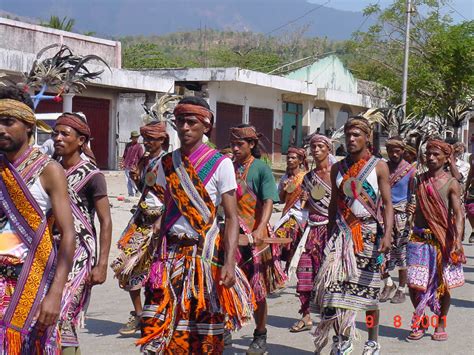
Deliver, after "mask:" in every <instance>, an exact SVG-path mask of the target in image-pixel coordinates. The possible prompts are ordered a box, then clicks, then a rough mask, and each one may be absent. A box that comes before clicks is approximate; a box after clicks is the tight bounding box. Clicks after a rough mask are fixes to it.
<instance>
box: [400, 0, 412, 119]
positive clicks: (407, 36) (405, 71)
mask: <svg viewBox="0 0 474 355" xmlns="http://www.w3.org/2000/svg"><path fill="white" fill-rule="evenodd" d="M406 12H407V22H406V26H405V58H404V61H403V84H402V110H403V119H405V117H406V113H407V87H408V56H409V55H410V18H411V12H412V9H411V0H407V11H406Z"/></svg>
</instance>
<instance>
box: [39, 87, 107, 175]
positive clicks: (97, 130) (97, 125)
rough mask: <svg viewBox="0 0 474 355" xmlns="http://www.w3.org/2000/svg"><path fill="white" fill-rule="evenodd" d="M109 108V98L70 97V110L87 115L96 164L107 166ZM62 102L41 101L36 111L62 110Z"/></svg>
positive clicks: (103, 167) (102, 166)
mask: <svg viewBox="0 0 474 355" xmlns="http://www.w3.org/2000/svg"><path fill="white" fill-rule="evenodd" d="M109 108H110V100H105V99H96V98H92V97H84V96H75V97H74V98H73V99H72V110H73V111H74V112H82V113H84V114H85V115H86V117H87V123H88V124H89V127H90V128H91V132H92V139H91V143H90V144H91V149H92V151H93V152H94V155H95V158H96V159H97V166H98V167H99V168H101V169H107V168H108V158H109ZM62 110H63V105H62V103H58V102H54V101H52V100H47V101H42V102H40V103H39V105H38V107H37V108H36V112H37V113H48V112H62Z"/></svg>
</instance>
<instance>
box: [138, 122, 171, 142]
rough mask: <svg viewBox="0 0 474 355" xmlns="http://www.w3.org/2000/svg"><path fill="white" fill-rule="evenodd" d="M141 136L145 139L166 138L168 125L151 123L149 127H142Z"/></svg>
mask: <svg viewBox="0 0 474 355" xmlns="http://www.w3.org/2000/svg"><path fill="white" fill-rule="evenodd" d="M140 135H141V136H142V137H143V138H150V139H159V138H166V137H168V134H167V133H166V125H165V124H164V123H163V122H158V121H155V122H150V123H148V124H147V125H145V126H143V127H140Z"/></svg>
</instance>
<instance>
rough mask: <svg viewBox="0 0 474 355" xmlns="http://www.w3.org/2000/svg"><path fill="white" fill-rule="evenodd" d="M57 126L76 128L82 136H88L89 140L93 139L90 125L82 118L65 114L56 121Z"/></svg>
mask: <svg viewBox="0 0 474 355" xmlns="http://www.w3.org/2000/svg"><path fill="white" fill-rule="evenodd" d="M56 125H64V126H69V127H71V128H74V129H75V130H76V131H77V132H79V134H80V135H82V136H86V137H87V139H89V138H90V137H91V129H90V128H89V125H88V124H87V123H86V122H84V120H82V119H81V118H79V117H78V116H76V115H73V114H70V113H63V114H62V115H61V116H59V117H58V119H57V120H56Z"/></svg>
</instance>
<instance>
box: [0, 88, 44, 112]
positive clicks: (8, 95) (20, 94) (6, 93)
mask: <svg viewBox="0 0 474 355" xmlns="http://www.w3.org/2000/svg"><path fill="white" fill-rule="evenodd" d="M1 99H12V100H16V101H20V102H23V103H24V104H25V105H26V106H28V107H29V108H31V109H32V110H34V109H35V106H34V105H33V100H32V99H31V96H30V94H28V93H27V92H25V91H24V90H21V89H20V88H18V87H16V86H13V85H9V86H0V100H1Z"/></svg>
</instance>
